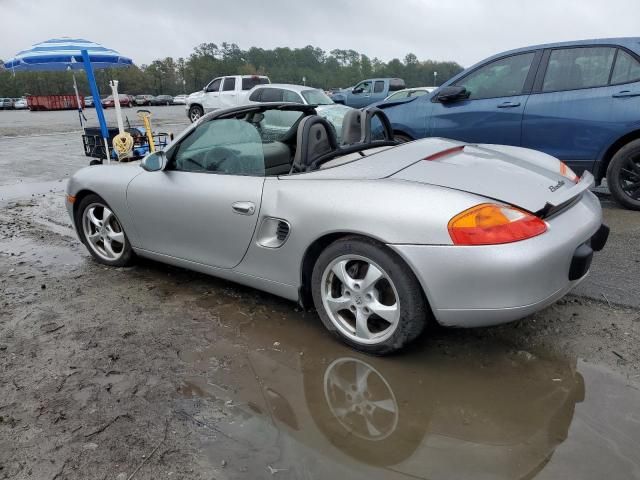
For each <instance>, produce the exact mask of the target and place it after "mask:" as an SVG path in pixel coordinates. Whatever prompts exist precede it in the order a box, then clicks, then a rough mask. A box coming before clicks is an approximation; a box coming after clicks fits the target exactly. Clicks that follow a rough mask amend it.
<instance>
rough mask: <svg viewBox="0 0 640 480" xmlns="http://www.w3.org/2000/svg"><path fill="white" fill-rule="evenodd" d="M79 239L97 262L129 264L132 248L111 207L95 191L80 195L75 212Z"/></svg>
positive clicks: (121, 265)
mask: <svg viewBox="0 0 640 480" xmlns="http://www.w3.org/2000/svg"><path fill="white" fill-rule="evenodd" d="M76 215H77V216H76V225H77V226H78V232H79V234H80V236H81V240H82V241H83V243H84V244H85V245H86V246H87V249H88V250H89V253H91V255H92V256H93V258H95V259H96V260H97V261H98V262H100V263H103V264H105V265H110V266H113V267H124V266H126V265H129V264H130V263H131V262H132V261H133V258H134V253H133V249H132V248H131V244H130V243H129V239H128V238H127V235H126V234H125V232H124V230H123V228H122V225H121V224H120V221H119V220H118V218H117V217H116V215H115V214H114V213H113V210H112V209H111V208H110V207H109V206H108V205H107V203H106V202H105V201H104V200H103V199H102V198H101V197H99V196H98V195H87V196H86V197H85V198H83V199H82V201H81V202H80V205H79V206H78V210H77V214H76Z"/></svg>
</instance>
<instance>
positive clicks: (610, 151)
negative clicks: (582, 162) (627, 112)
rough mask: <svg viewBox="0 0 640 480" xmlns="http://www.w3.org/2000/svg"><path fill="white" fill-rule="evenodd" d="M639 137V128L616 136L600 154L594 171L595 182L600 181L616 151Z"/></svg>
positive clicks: (598, 182)
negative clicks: (618, 136) (601, 154)
mask: <svg viewBox="0 0 640 480" xmlns="http://www.w3.org/2000/svg"><path fill="white" fill-rule="evenodd" d="M638 139H640V129H638V130H634V131H632V132H629V133H627V134H626V135H623V136H622V137H620V138H618V139H617V140H616V141H615V142H613V143H612V144H611V145H610V146H609V148H607V150H606V151H605V153H604V155H603V156H602V158H601V160H600V162H599V164H598V167H597V170H596V171H595V172H594V177H595V178H596V184H600V181H602V179H603V178H604V177H605V176H606V175H607V169H608V168H609V164H610V163H611V160H612V159H613V157H614V156H615V154H616V153H618V152H619V151H620V149H621V148H623V147H624V146H625V145H627V144H629V143H631V142H633V141H634V140H638Z"/></svg>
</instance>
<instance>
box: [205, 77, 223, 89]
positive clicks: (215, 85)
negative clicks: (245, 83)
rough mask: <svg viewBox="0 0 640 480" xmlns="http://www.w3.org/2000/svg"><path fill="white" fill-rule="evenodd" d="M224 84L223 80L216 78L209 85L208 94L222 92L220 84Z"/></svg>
mask: <svg viewBox="0 0 640 480" xmlns="http://www.w3.org/2000/svg"><path fill="white" fill-rule="evenodd" d="M221 83H222V79H221V78H216V79H215V80H214V81H212V82H211V83H210V84H209V85H207V92H217V91H219V90H220V84H221Z"/></svg>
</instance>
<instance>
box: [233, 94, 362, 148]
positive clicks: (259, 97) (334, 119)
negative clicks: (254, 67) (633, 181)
mask: <svg viewBox="0 0 640 480" xmlns="http://www.w3.org/2000/svg"><path fill="white" fill-rule="evenodd" d="M265 102H292V103H301V104H303V105H317V107H316V111H317V112H318V115H320V116H321V117H324V118H326V119H328V120H329V122H331V125H333V126H334V128H335V133H336V136H337V137H338V140H339V141H340V140H341V137H342V120H343V118H344V116H345V115H346V114H347V112H348V111H350V110H352V108H351V107H347V106H345V105H340V104H337V103H335V102H334V101H333V100H331V99H330V98H329V97H328V96H327V95H326V94H325V93H324V92H323V91H322V90H319V89H317V88H311V87H305V86H302V85H291V84H288V83H269V84H265V85H258V86H256V87H253V88H252V89H251V90H249V93H248V94H247V96H246V97H245V100H244V103H245V104H252V103H265ZM290 115H293V116H296V115H299V114H298V113H297V112H291V113H290ZM281 126H282V128H283V129H285V130H289V129H290V128H291V125H290V123H289V121H288V120H287V119H284V121H283V122H282V125H281ZM271 127H272V128H276V125H271Z"/></svg>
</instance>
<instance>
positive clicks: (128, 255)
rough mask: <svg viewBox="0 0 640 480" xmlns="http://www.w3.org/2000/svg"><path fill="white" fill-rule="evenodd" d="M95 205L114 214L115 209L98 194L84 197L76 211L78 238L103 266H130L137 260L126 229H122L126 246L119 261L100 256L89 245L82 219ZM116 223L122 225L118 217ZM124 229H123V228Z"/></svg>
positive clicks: (124, 245)
mask: <svg viewBox="0 0 640 480" xmlns="http://www.w3.org/2000/svg"><path fill="white" fill-rule="evenodd" d="M95 204H100V205H104V206H106V207H107V208H109V209H110V210H111V211H112V212H113V209H111V207H110V206H109V205H108V204H107V202H105V201H104V200H103V199H102V197H100V196H99V195H96V194H91V195H87V196H86V197H84V198H83V199H82V201H81V202H80V205H78V209H77V210H76V214H75V222H76V229H77V232H78V236H79V237H80V240H81V241H82V243H84V244H85V246H86V247H87V250H89V253H90V254H91V256H92V257H93V258H94V259H95V260H96V261H98V262H99V263H102V264H103V265H109V266H111V267H126V266H128V265H131V264H132V263H133V261H134V259H135V253H134V252H133V249H132V248H131V243H130V242H129V238H128V237H127V234H126V233H125V232H124V229H122V232H123V233H124V244H123V249H122V254H121V256H120V257H119V258H118V259H117V260H111V261H110V260H107V259H105V258H103V257H101V256H100V255H98V254H97V253H96V252H95V251H94V250H93V248H92V247H91V245H90V244H89V241H88V240H87V238H86V236H85V233H84V228H83V225H82V218H83V215H84V212H85V210H86V209H87V208H88V207H89V206H91V205H95ZM113 215H114V217H116V215H115V212H113ZM116 221H117V222H118V224H119V225H122V224H121V223H120V220H118V219H117V217H116ZM121 228H122V227H121Z"/></svg>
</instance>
